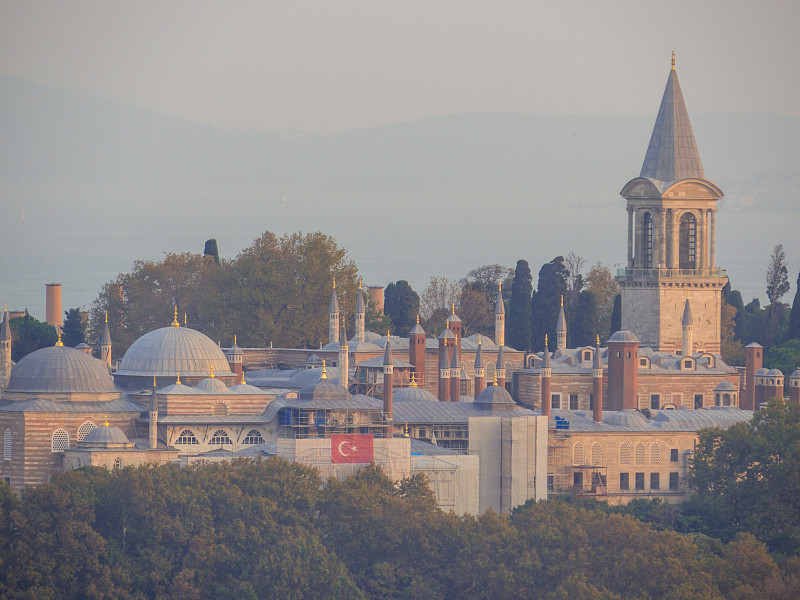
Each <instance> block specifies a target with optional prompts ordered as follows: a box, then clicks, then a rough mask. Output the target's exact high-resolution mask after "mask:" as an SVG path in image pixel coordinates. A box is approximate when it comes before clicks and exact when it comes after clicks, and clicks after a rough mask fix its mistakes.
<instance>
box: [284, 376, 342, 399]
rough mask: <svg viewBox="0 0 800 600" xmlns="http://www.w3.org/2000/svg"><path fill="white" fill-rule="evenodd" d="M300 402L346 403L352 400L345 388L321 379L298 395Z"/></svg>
mask: <svg viewBox="0 0 800 600" xmlns="http://www.w3.org/2000/svg"><path fill="white" fill-rule="evenodd" d="M297 397H298V398H299V399H300V400H340V401H342V402H345V401H346V400H349V399H350V393H349V392H348V391H347V389H346V388H345V387H344V386H341V385H339V384H338V383H333V382H332V381H331V380H330V379H321V380H320V381H318V382H317V383H312V384H310V385H307V386H305V387H304V388H303V389H301V390H300V393H299V394H298V395H297Z"/></svg>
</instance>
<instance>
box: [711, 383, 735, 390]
mask: <svg viewBox="0 0 800 600" xmlns="http://www.w3.org/2000/svg"><path fill="white" fill-rule="evenodd" d="M714 391H715V392H735V391H736V388H735V387H734V385H733V384H732V383H731V382H730V381H721V382H720V384H719V385H718V386H717V387H715V388H714Z"/></svg>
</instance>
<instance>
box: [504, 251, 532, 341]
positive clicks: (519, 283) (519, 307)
mask: <svg viewBox="0 0 800 600" xmlns="http://www.w3.org/2000/svg"><path fill="white" fill-rule="evenodd" d="M532 292H533V277H532V276H531V268H530V267H529V266H528V261H527V260H518V261H517V267H516V269H515V270H514V281H513V283H512V284H511V299H510V300H509V303H508V319H507V320H506V341H507V343H508V345H509V346H511V347H512V348H516V349H517V350H525V351H527V350H530V344H531V294H532Z"/></svg>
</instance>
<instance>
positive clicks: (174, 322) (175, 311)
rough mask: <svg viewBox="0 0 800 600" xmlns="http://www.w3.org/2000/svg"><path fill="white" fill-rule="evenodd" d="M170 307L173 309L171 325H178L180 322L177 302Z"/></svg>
mask: <svg viewBox="0 0 800 600" xmlns="http://www.w3.org/2000/svg"><path fill="white" fill-rule="evenodd" d="M172 309H173V310H172V326H173V327H180V326H181V324H180V323H178V305H177V304H173V305H172Z"/></svg>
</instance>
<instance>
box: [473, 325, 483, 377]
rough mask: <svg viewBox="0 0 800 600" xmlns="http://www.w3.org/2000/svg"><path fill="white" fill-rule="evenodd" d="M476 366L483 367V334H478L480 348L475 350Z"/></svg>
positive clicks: (477, 367)
mask: <svg viewBox="0 0 800 600" xmlns="http://www.w3.org/2000/svg"><path fill="white" fill-rule="evenodd" d="M475 368H476V369H482V368H483V353H482V352H481V334H480V333H479V334H478V350H477V352H475Z"/></svg>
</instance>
